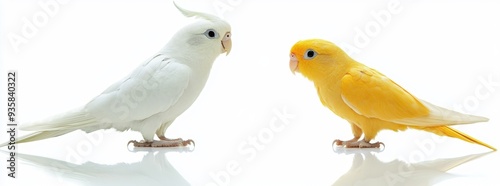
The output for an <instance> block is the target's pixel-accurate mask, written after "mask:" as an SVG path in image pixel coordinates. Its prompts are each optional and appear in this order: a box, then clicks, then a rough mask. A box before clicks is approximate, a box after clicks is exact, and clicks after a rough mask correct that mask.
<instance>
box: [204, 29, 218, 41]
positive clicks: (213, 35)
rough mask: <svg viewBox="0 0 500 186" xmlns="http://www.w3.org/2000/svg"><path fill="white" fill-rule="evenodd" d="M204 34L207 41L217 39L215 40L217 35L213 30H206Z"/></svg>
mask: <svg viewBox="0 0 500 186" xmlns="http://www.w3.org/2000/svg"><path fill="white" fill-rule="evenodd" d="M204 34H205V36H207V37H208V38H209V39H217V38H219V33H217V32H216V31H215V30H214V29H208V30H207V31H205V33H204Z"/></svg>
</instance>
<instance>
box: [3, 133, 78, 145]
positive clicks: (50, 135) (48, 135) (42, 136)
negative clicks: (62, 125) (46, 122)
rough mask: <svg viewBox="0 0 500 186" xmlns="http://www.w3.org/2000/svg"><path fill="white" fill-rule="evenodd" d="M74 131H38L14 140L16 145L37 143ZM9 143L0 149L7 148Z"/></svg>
mask: <svg viewBox="0 0 500 186" xmlns="http://www.w3.org/2000/svg"><path fill="white" fill-rule="evenodd" d="M72 131H74V130H55V131H39V132H33V133H31V134H28V135H26V136H22V137H20V138H17V139H16V141H15V142H16V144H18V143H26V142H31V141H38V140H43V139H47V138H53V137H57V136H60V135H63V134H66V133H69V132H72ZM8 144H9V142H5V143H2V144H0V147H3V146H7V145H8Z"/></svg>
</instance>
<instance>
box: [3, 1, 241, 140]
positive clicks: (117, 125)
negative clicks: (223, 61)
mask: <svg viewBox="0 0 500 186" xmlns="http://www.w3.org/2000/svg"><path fill="white" fill-rule="evenodd" d="M174 5H175V3H174ZM175 6H176V7H177V9H179V10H180V12H182V13H183V14H184V15H185V16H186V17H198V18H200V20H197V21H196V22H194V23H192V24H190V25H187V26H185V27H184V28H182V29H180V30H179V31H178V32H177V33H176V34H175V35H174V36H173V37H172V38H171V39H170V41H169V42H168V43H167V44H166V45H165V47H163V49H161V50H160V51H159V52H158V53H157V54H155V55H153V57H151V58H150V59H148V60H146V62H145V63H144V64H142V65H140V66H139V67H138V68H137V69H135V70H134V71H133V72H132V73H131V74H130V75H128V76H127V77H125V78H124V79H122V80H121V81H118V82H117V83H115V84H113V85H111V86H110V87H109V88H108V89H106V90H105V91H104V92H103V93H102V94H101V95H99V96H97V97H95V98H94V99H93V100H91V101H90V102H89V103H87V104H86V105H85V106H83V107H81V108H79V109H76V110H74V111H71V112H68V113H65V114H62V115H60V116H56V117H53V118H51V119H50V120H47V121H42V122H36V123H31V124H26V125H21V128H20V129H21V130H27V131H35V132H34V133H32V134H29V135H27V136H24V137H21V138H18V139H17V141H16V143H23V142H30V141H36V140H41V139H46V138H51V137H56V136H60V135H63V134H66V133H69V132H72V131H75V130H83V131H85V132H93V131H96V130H100V129H109V128H114V129H116V130H118V131H125V130H129V129H131V130H134V131H139V132H141V133H142V136H143V137H144V140H142V141H140V142H137V141H130V142H129V144H130V143H133V144H134V146H136V147H176V146H186V145H189V144H191V143H194V142H193V141H192V140H183V139H180V138H179V139H168V138H166V137H165V130H166V129H167V128H168V127H169V126H170V125H171V124H172V122H173V121H174V120H175V118H177V117H178V116H179V115H181V114H182V113H183V112H184V111H185V110H186V109H188V108H189V107H190V106H191V105H192V104H193V103H194V101H195V100H196V98H197V97H198V95H199V94H200V93H201V91H202V90H203V87H204V86H205V83H206V81H207V79H208V76H209V74H210V70H211V68H212V64H213V62H214V61H215V59H216V58H217V57H218V56H219V55H220V54H222V53H226V55H227V54H229V52H230V50H231V27H230V25H229V24H228V23H227V22H226V21H224V20H221V19H220V18H218V17H216V16H213V15H210V14H205V13H200V12H193V11H189V10H186V9H183V8H181V7H179V6H177V5H175ZM155 134H156V135H157V136H158V138H159V139H160V140H159V141H158V140H154V139H153V138H154V135H155ZM7 144H8V143H4V144H1V145H0V147H1V146H5V145H7Z"/></svg>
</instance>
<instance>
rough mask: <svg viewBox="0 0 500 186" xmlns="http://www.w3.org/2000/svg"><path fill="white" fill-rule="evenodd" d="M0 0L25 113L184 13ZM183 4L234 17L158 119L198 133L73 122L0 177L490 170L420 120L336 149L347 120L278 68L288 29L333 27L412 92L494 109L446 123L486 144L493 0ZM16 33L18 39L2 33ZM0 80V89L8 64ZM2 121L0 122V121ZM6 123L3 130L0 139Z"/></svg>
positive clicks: (398, 175) (495, 40) (65, 92)
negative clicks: (189, 90)
mask: <svg viewBox="0 0 500 186" xmlns="http://www.w3.org/2000/svg"><path fill="white" fill-rule="evenodd" d="M0 2H1V4H0V26H1V30H0V31H1V32H2V33H6V34H3V35H4V37H2V39H1V40H0V44H1V45H0V47H1V48H2V49H1V50H0V60H1V61H2V63H1V65H2V68H1V69H2V73H4V71H5V70H7V69H16V70H17V71H18V74H19V81H18V83H19V92H18V98H19V102H18V103H19V113H18V115H19V120H20V121H21V122H26V121H32V120H38V119H43V118H46V117H48V116H51V115H53V114H57V113H60V112H64V111H65V110H68V109H71V108H74V107H77V106H80V105H82V104H85V103H86V102H87V101H88V100H90V99H92V97H94V96H95V95H97V94H99V93H100V92H102V91H103V90H104V89H105V88H106V87H107V86H109V85H110V84H112V83H113V82H114V81H116V80H119V79H120V78H121V77H123V76H124V75H126V74H128V73H129V72H130V71H131V70H132V69H133V68H135V67H136V66H137V65H139V64H140V63H142V61H143V60H145V59H146V58H147V57H149V56H150V55H152V54H154V52H156V51H158V50H159V49H160V48H161V47H162V46H163V45H164V44H165V43H166V41H167V40H168V39H169V38H170V37H171V36H172V34H173V33H175V32H176V31H177V29H178V28H179V27H180V26H181V25H184V24H187V23H188V22H189V21H191V19H186V18H184V17H183V16H182V15H180V13H178V12H177V10H175V9H174V7H173V5H172V2H171V1H155V0H150V1H146V2H142V3H136V2H134V1H131V0H129V1H118V0H115V1H106V2H104V3H103V2H98V1H81V0H71V1H67V3H66V1H64V2H65V3H64V4H59V7H58V9H57V11H55V9H52V13H51V12H50V11H47V10H45V9H43V8H42V6H41V5H39V4H40V2H42V4H43V3H46V2H49V0H46V1H44V0H40V1H33V2H35V3H27V2H15V1H0ZM61 2H63V1H61ZM192 2H193V3H192ZM199 2H201V3H199ZM398 2H399V3H398ZM179 4H181V5H185V6H186V7H188V6H191V7H194V8H195V9H197V10H206V11H207V12H219V14H221V15H223V16H224V17H225V18H226V19H227V20H228V21H229V22H230V23H231V24H232V28H233V30H232V33H233V35H232V36H233V50H232V51H231V54H230V55H229V56H221V57H219V59H218V60H217V61H216V63H215V64H214V67H213V69H212V74H211V77H210V80H209V82H208V83H207V85H206V88H205V90H204V91H203V93H202V95H201V96H200V97H199V98H198V100H197V102H196V103H195V104H194V105H193V106H192V107H191V108H190V109H189V110H188V111H186V112H185V113H184V114H183V115H182V116H181V117H179V118H178V119H177V120H176V122H175V123H174V124H173V125H172V126H171V127H170V128H169V129H168V131H167V135H168V136H169V137H172V138H175V137H182V138H191V139H193V140H195V142H196V148H195V149H194V150H193V149H182V148H181V149H153V150H147V149H139V150H138V149H132V150H131V151H129V149H127V147H126V143H127V142H128V141H129V140H132V139H134V140H139V139H141V135H140V134H139V133H137V132H133V131H128V132H124V133H120V132H115V131H113V130H107V131H97V132H94V133H91V134H85V133H83V132H73V133H70V134H67V135H64V136H60V137H57V138H53V139H48V140H44V141H39V142H33V143H27V144H21V145H19V146H18V152H19V153H21V154H18V155H17V156H16V157H17V159H18V162H17V166H18V167H17V169H18V170H17V173H18V178H16V179H11V178H9V177H7V176H6V174H7V170H6V169H5V168H1V169H0V185H28V184H37V185H54V184H56V185H62V184H64V185H141V184H142V185H160V184H162V185H203V186H205V185H206V186H209V185H210V186H212V185H498V184H499V183H500V179H499V178H498V172H499V168H498V166H497V165H499V164H500V154H498V153H497V152H492V153H489V152H490V151H489V149H486V148H484V147H481V146H478V145H474V144H469V143H467V142H463V141H460V140H456V139H451V138H443V137H437V136H435V135H432V134H428V133H425V132H420V131H414V130H409V131H405V132H399V133H394V132H389V131H383V132H381V133H379V135H378V136H377V138H376V140H379V141H382V142H384V143H385V144H386V146H387V147H386V148H385V149H384V150H383V151H378V150H370V149H368V150H345V149H332V147H331V142H332V141H333V140H334V139H337V138H338V139H350V138H351V137H352V135H351V132H350V128H349V125H348V124H347V122H345V121H343V120H342V119H340V118H338V117H337V116H335V115H333V114H332V113H331V112H330V111H329V110H328V109H326V108H324V107H323V106H322V105H321V103H320V102H319V100H318V98H317V95H316V93H315V90H314V88H313V85H312V83H311V82H309V81H308V80H306V79H305V78H303V77H302V76H301V75H300V74H299V75H296V76H293V75H292V74H291V73H290V72H289V69H288V52H289V50H290V47H291V46H292V45H293V44H294V43H295V42H296V41H298V40H300V39H306V38H312V37H313V38H323V39H327V40H331V41H333V42H335V43H337V44H339V45H341V46H343V47H344V48H346V49H347V50H348V51H349V52H350V53H352V57H353V58H355V59H357V60H358V61H360V62H362V63H364V64H366V65H368V66H370V67H373V68H375V69H377V70H379V71H381V72H382V73H384V74H386V75H387V76H389V77H390V78H391V79H393V80H394V81H396V82H397V83H399V84H400V85H401V86H403V87H404V88H406V89H407V90H408V91H410V92H412V93H413V94H414V95H416V96H417V97H419V98H421V99H424V100H427V101H429V102H432V103H435V104H437V105H440V106H443V107H446V108H451V109H455V110H458V111H461V112H466V113H470V114H476V115H482V116H486V117H488V118H490V121H489V122H486V123H478V124H473V125H464V126H456V127H455V128H457V129H459V130H460V131H462V132H465V133H467V134H469V135H471V136H473V137H476V138H478V139H480V140H482V141H484V142H486V143H488V144H490V145H492V146H495V147H497V148H498V147H500V143H499V142H498V141H499V138H498V131H500V127H499V125H498V123H499V121H500V115H499V114H498V111H499V110H500V73H499V72H500V66H499V63H498V61H500V44H499V43H500V35H499V34H498V33H500V25H499V24H498V22H499V17H500V12H499V11H498V9H499V8H500V5H499V4H498V3H496V2H494V1H483V2H480V3H475V2H473V1H460V2H455V1H441V2H440V3H434V2H433V1H419V2H409V1H377V2H373V1H366V2H363V3H361V2H359V3H347V2H339V1H332V2H328V3H325V2H323V1H320V0H317V1H298V0H297V1H290V2H287V3H286V4H285V3H283V2H267V1H224V0H223V1H219V0H215V1H196V3H195V1H180V2H179ZM384 12H388V13H387V14H386V13H384ZM42 14H47V19H46V23H45V22H40V23H38V26H37V25H35V26H36V31H33V32H32V33H31V35H29V34H28V35H26V34H24V33H23V32H22V29H23V28H24V26H25V25H26V24H30V23H26V21H24V20H27V21H28V22H30V21H31V22H34V21H33V19H32V18H33V17H37V16H40V15H42ZM49 14H50V15H49ZM384 15H387V16H386V17H385V18H384ZM38 18H39V19H40V20H39V21H43V19H44V18H43V16H42V17H38ZM42 23H43V24H42ZM23 34H24V35H23ZM12 35H19V36H22V37H24V38H25V39H26V40H25V42H22V43H21V44H18V45H13V44H12V42H11V41H10V40H9V38H11V37H12ZM16 48H17V49H16ZM2 76H4V75H2ZM1 85H2V90H5V88H4V87H5V86H4V85H5V79H4V77H2V80H1ZM1 99H2V102H3V100H4V99H5V97H4V95H2V96H1ZM1 110H2V113H6V111H5V108H4V107H3V106H2V107H1ZM3 118H4V114H2V121H4V119H3ZM5 127H6V126H5V125H3V124H2V125H0V129H1V131H5V130H6V129H5ZM23 134H27V133H26V132H22V131H21V132H20V133H19V135H23ZM5 135H6V133H5V132H2V133H0V139H1V141H4V140H6V139H7V138H6V137H5ZM1 150H3V151H2V152H5V151H7V150H8V149H6V148H2V149H1ZM191 150H192V151H191ZM0 157H1V159H6V158H7V155H5V154H3V153H2V155H0ZM2 162H5V161H2ZM6 166H7V165H6V164H1V167H6Z"/></svg>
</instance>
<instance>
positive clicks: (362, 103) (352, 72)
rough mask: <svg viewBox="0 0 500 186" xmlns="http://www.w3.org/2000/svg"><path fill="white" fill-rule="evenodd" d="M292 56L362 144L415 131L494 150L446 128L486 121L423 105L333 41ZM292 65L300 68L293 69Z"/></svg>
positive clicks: (307, 45) (295, 50) (299, 48)
mask: <svg viewBox="0 0 500 186" xmlns="http://www.w3.org/2000/svg"><path fill="white" fill-rule="evenodd" d="M290 52H291V63H290V64H291V67H290V68H291V69H292V70H296V71H298V72H300V73H301V74H302V75H304V76H305V77H307V78H308V79H309V80H311V81H313V82H314V85H315V87H316V89H317V91H318V95H319V97H320V100H321V102H322V103H323V105H325V106H326V107H328V108H329V109H330V110H331V111H332V112H334V113H335V114H336V115H338V116H340V117H341V118H343V119H345V120H347V121H348V122H349V123H351V126H352V128H353V130H352V131H353V133H354V137H355V138H359V137H360V136H361V135H362V134H364V135H365V136H364V140H365V141H366V142H369V141H370V140H372V139H373V138H375V136H376V135H377V133H378V132H379V131H380V130H393V131H403V130H406V129H408V128H414V129H420V130H424V131H428V132H432V133H435V134H437V135H444V136H449V137H454V138H459V139H462V140H464V141H467V142H471V143H476V144H479V145H483V146H485V147H488V148H490V149H493V150H496V149H495V148H494V147H492V146H490V145H487V144H485V143H483V142H481V141H479V140H476V139H474V138H472V137H470V136H468V135H466V134H464V133H461V132H459V131H457V130H454V129H452V128H450V127H447V125H454V124H466V123H475V122H484V121H487V120H488V119H487V118H484V117H480V116H472V115H466V114H462V113H458V112H454V111H451V110H448V109H444V108H441V107H438V106H435V105H432V104H430V103H427V102H424V101H421V100H420V99H418V98H416V97H415V96H413V95H412V94H410V93H409V92H408V91H406V90H405V89H403V88H402V87H401V86H399V85H398V84H396V83H395V82H393V81H392V80H390V79H389V78H387V77H386V76H384V75H383V74H382V73H380V72H378V71H376V70H374V69H371V68H369V67H367V66H365V65H363V64H361V63H359V62H357V61H355V60H353V59H352V58H350V57H349V56H348V55H347V54H346V53H345V52H344V51H342V50H341V49H340V48H339V47H337V46H336V45H335V44H333V43H331V42H329V41H325V40H321V39H310V40H303V41H299V42H297V43H296V44H295V45H294V46H293V47H292V49H291V51H290ZM292 58H293V59H292ZM292 60H293V63H292ZM292 65H293V66H294V65H297V66H296V67H295V66H294V67H293V68H292ZM359 131H361V133H360V132H359Z"/></svg>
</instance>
